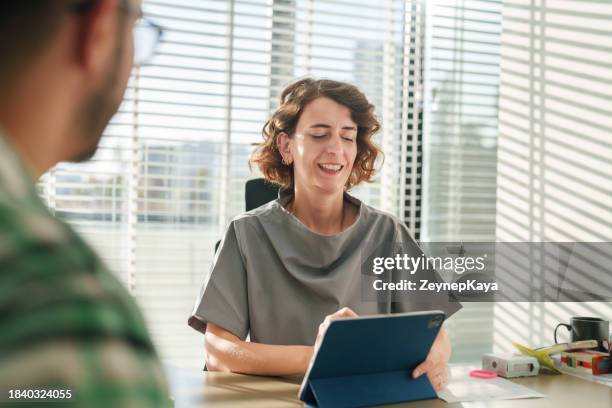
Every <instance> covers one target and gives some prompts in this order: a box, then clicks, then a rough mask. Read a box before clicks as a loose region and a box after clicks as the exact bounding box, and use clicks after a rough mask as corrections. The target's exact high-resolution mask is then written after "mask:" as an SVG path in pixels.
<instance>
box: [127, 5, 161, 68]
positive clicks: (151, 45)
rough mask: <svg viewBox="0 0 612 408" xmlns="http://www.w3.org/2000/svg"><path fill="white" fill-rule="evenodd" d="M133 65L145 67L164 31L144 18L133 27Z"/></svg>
mask: <svg viewBox="0 0 612 408" xmlns="http://www.w3.org/2000/svg"><path fill="white" fill-rule="evenodd" d="M133 33H134V64H135V65H138V66H142V65H146V64H147V63H148V62H149V61H150V60H151V58H152V57H153V55H155V50H156V49H157V45H158V44H159V42H160V40H161V38H162V36H163V34H164V30H163V29H162V28H161V27H160V26H159V25H157V24H155V23H154V22H153V21H151V20H149V19H148V18H146V17H140V18H139V19H138V20H137V21H136V25H135V26H134V31H133Z"/></svg>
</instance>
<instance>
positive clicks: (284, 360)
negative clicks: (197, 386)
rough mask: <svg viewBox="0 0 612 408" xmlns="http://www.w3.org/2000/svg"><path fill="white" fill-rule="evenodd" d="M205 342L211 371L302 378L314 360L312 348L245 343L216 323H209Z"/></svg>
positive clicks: (207, 364)
mask: <svg viewBox="0 0 612 408" xmlns="http://www.w3.org/2000/svg"><path fill="white" fill-rule="evenodd" d="M204 338H205V342H206V344H205V347H204V358H205V360H206V367H207V368H208V369H209V370H210V371H231V372H234V373H242V374H255V375H273V376H278V375H291V374H303V373H305V372H306V370H307V368H308V364H309V363H310V359H311V357H312V350H313V348H312V347H310V346H277V345H268V344H260V343H251V342H248V341H242V340H240V339H239V338H238V337H237V336H235V335H233V334H232V333H230V332H229V331H227V330H225V329H224V328H222V327H220V326H217V325H216V324H214V323H208V325H207V328H206V335H205V336H204Z"/></svg>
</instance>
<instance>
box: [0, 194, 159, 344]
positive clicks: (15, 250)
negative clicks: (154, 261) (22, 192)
mask: <svg viewBox="0 0 612 408" xmlns="http://www.w3.org/2000/svg"><path fill="white" fill-rule="evenodd" d="M0 270H1V271H2V274H0V287H1V288H2V290H0V310H3V309H4V310H7V311H10V312H9V314H8V315H5V317H6V318H0V330H3V331H4V334H5V335H4V336H2V339H1V341H0V343H2V342H5V343H7V344H5V346H6V347H9V348H10V347H13V346H14V347H17V348H18V347H20V346H19V345H20V344H22V343H23V342H24V341H25V342H30V341H34V340H35V339H36V338H37V336H54V335H58V336H61V335H67V334H70V335H75V336H77V337H78V336H79V335H81V334H85V333H90V334H93V333H97V334H99V335H108V336H111V337H113V336H118V337H121V338H130V340H131V341H135V342H139V341H140V342H143V343H145V344H147V345H149V343H150V340H149V338H148V334H147V331H146V328H145V324H144V321H143V319H142V315H141V313H140V312H139V310H138V309H137V307H136V305H135V303H134V301H133V300H132V299H131V297H130V296H129V294H128V292H127V290H126V289H125V288H124V287H123V285H122V284H121V283H120V282H119V280H118V279H117V278H116V277H115V276H113V275H112V274H111V272H110V271H108V270H107V269H106V267H105V265H104V264H103V262H102V261H101V260H100V259H99V258H98V257H97V256H96V254H95V252H94V251H93V250H92V249H90V248H89V246H88V245H87V244H86V243H85V242H84V241H83V240H82V239H81V238H79V237H78V235H77V234H76V233H74V232H73V231H72V229H71V228H70V227H69V226H68V225H66V224H64V223H63V222H61V221H60V220H57V219H55V218H54V217H53V216H52V215H51V214H49V213H47V214H45V213H44V211H37V210H36V208H34V209H27V208H25V209H24V208H18V207H16V206H14V205H10V204H6V203H1V202H0ZM23 319H25V320H26V321H28V322H30V323H29V324H27V325H25V326H24V325H23V324H21V322H20V320H23ZM26 329H27V330H26ZM0 348H2V347H0Z"/></svg>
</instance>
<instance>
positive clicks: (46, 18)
mask: <svg viewBox="0 0 612 408" xmlns="http://www.w3.org/2000/svg"><path fill="white" fill-rule="evenodd" d="M72 3H74V1H69V0H7V1H0V56H1V58H2V63H1V64H0V85H2V88H3V89H6V86H8V85H9V84H12V83H14V80H15V79H17V78H18V75H19V72H20V71H21V70H23V68H25V67H26V66H27V65H28V64H29V63H31V62H32V60H34V59H35V57H36V56H37V55H38V54H39V53H40V52H41V51H42V50H43V49H45V48H46V47H47V46H48V45H49V41H50V40H51V39H52V38H53V34H54V33H55V32H56V30H57V29H58V27H59V25H60V24H61V22H62V15H63V13H64V12H65V10H66V7H67V6H69V5H70V4H72Z"/></svg>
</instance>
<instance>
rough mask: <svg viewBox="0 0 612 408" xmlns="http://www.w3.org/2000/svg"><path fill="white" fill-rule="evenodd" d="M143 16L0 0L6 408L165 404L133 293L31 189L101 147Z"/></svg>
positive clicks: (118, 2) (0, 294) (134, 4)
mask: <svg viewBox="0 0 612 408" xmlns="http://www.w3.org/2000/svg"><path fill="white" fill-rule="evenodd" d="M140 17H141V11H140V2H139V1H136V0H124V1H122V0H85V1H83V0H81V1H79V0H76V1H69V0H45V1H40V0H19V1H3V2H0V56H1V57H0V58H1V59H2V62H1V63H0V89H1V90H2V92H1V93H0V406H2V407H4V406H7V405H12V404H14V405H15V406H25V405H23V402H24V401H25V400H27V401H29V402H30V404H26V405H27V406H31V403H32V402H42V401H45V400H50V399H53V400H56V401H63V402H62V404H61V405H62V406H87V407H128V406H134V407H136V406H138V407H162V406H168V405H169V400H168V395H167V386H166V382H165V378H164V374H163V371H162V368H161V364H160V361H159V358H158V357H157V354H156V351H155V349H154V347H153V344H152V342H151V339H150V337H149V335H148V332H147V329H146V327H145V323H144V319H143V317H142V315H141V313H140V311H139V310H138V308H137V307H136V305H135V303H134V301H133V300H132V298H131V297H130V295H129V294H128V293H127V291H126V290H125V289H124V288H123V287H122V285H121V284H120V283H119V281H118V280H117V279H116V278H115V277H114V276H113V275H112V274H111V273H110V272H109V271H108V270H107V269H106V268H105V266H104V265H103V264H102V262H101V261H100V260H99V258H98V257H97V256H96V255H95V254H94V252H93V251H92V250H91V249H90V248H89V247H88V246H87V245H86V244H85V242H84V241H83V240H82V239H81V238H80V237H79V236H78V235H77V234H76V233H75V232H74V231H73V230H72V229H71V228H70V227H68V226H67V225H66V224H64V223H63V222H61V221H59V220H57V219H55V218H54V217H52V215H51V214H50V213H49V211H48V210H47V208H46V207H45V205H44V204H43V202H42V201H41V200H40V198H39V197H38V195H37V193H36V190H35V181H36V180H37V179H38V178H39V177H40V176H41V175H42V174H43V173H44V172H46V171H47V170H48V169H50V168H51V167H52V166H54V165H55V164H57V163H58V162H60V161H66V160H68V161H82V160H86V159H87V158H89V157H91V156H92V155H93V154H94V152H95V151H96V148H97V145H98V142H99V140H100V137H101V134H102V131H103V129H104V128H105V126H106V124H107V123H108V121H109V120H110V118H111V116H112V115H113V114H114V112H115V111H116V110H117V108H118V106H119V104H120V102H121V99H122V97H123V92H124V90H125V87H126V84H127V80H128V78H129V74H130V70H131V66H132V63H133V59H134V43H133V39H132V34H133V33H132V31H133V29H134V27H135V25H136V24H137V21H139V18H140ZM138 24H141V23H140V22H138ZM137 28H138V29H140V28H143V27H141V26H137ZM145 28H146V27H145ZM152 33H153V34H152V35H157V36H158V35H159V32H155V31H154V30H153V31H152ZM155 39H156V40H157V38H155ZM154 43H155V42H153V44H154ZM138 51H139V52H140V51H141V50H138ZM150 51H151V52H152V49H151V50H150ZM139 55H140V54H139ZM29 390H34V391H35V392H29ZM37 390H38V391H37ZM45 390H47V391H48V390H51V391H52V392H43V391H45ZM23 391H26V392H25V396H24V392H23ZM44 405H45V406H49V405H47V404H44Z"/></svg>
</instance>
